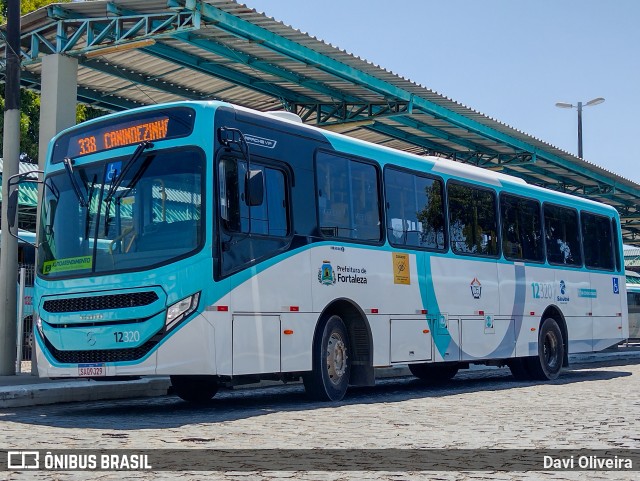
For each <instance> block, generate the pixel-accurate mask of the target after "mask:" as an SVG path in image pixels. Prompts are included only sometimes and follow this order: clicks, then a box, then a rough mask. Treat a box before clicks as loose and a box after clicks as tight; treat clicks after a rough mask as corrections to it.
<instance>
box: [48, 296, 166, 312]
mask: <svg viewBox="0 0 640 481" xmlns="http://www.w3.org/2000/svg"><path fill="white" fill-rule="evenodd" d="M157 300H158V295H157V294H156V293H155V292H153V291H147V292H133V293H129V294H112V295H108V296H96V297H73V298H69V299H52V300H49V301H45V302H44V304H43V309H44V310H45V311H46V312H51V313H56V312H82V311H101V310H108V309H124V308H127V307H139V306H147V305H149V304H152V303H153V302H155V301H157Z"/></svg>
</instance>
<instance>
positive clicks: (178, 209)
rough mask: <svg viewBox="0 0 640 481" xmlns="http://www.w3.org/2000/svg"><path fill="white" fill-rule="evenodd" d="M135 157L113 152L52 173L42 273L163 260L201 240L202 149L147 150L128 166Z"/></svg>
mask: <svg viewBox="0 0 640 481" xmlns="http://www.w3.org/2000/svg"><path fill="white" fill-rule="evenodd" d="M131 160H132V159H130V158H128V157H118V158H111V159H108V160H106V161H102V162H97V163H91V164H88V165H84V166H76V167H74V168H73V172H65V171H61V172H57V173H55V174H52V175H50V176H49V177H48V178H47V179H46V183H47V185H48V188H46V189H45V194H44V199H43V207H42V216H41V219H40V222H41V229H42V230H41V232H42V240H41V248H40V249H39V251H38V273H39V274H40V275H41V276H43V277H46V278H59V277H69V276H74V277H80V276H90V275H95V274H106V273H114V272H121V271H126V270H131V269H136V270H139V269H145V268H151V267H157V266H159V265H162V264H165V263H168V262H170V261H172V260H176V259H178V258H182V257H186V256H187V255H190V254H191V253H194V252H195V251H196V250H197V249H199V248H200V247H201V246H202V244H203V239H202V233H203V231H204V229H203V226H202V222H203V219H204V216H203V212H202V190H203V182H204V177H205V176H204V169H205V164H204V154H203V153H202V151H201V150H199V149H196V148H181V149H180V150H164V151H145V152H144V153H142V155H140V156H139V157H138V159H137V160H135V162H134V163H132V165H131V168H130V169H128V170H127V169H125V166H126V165H127V163H128V162H131ZM123 169H124V170H123ZM120 172H123V177H122V178H121V179H119V180H118V181H116V180H117V175H118V173H120ZM74 184H75V186H74ZM77 190H79V191H80V195H78V192H77Z"/></svg>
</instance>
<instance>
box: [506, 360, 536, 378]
mask: <svg viewBox="0 0 640 481" xmlns="http://www.w3.org/2000/svg"><path fill="white" fill-rule="evenodd" d="M528 361H529V358H525V357H517V358H514V359H510V360H509V362H508V365H509V369H510V370H511V374H512V375H513V377H515V378H516V379H517V380H518V381H530V380H531V379H532V377H531V373H530V372H529V369H528V368H527V362H528Z"/></svg>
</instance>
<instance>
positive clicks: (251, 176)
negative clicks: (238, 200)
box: [244, 170, 264, 207]
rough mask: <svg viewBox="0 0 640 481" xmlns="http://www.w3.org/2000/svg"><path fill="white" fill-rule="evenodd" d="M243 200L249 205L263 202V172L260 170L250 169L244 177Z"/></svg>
mask: <svg viewBox="0 0 640 481" xmlns="http://www.w3.org/2000/svg"><path fill="white" fill-rule="evenodd" d="M244 191H245V202H246V204H247V205H248V206H250V207H255V206H257V205H262V202H264V174H263V173H262V171H261V170H250V171H249V172H247V175H246V177H245V187H244Z"/></svg>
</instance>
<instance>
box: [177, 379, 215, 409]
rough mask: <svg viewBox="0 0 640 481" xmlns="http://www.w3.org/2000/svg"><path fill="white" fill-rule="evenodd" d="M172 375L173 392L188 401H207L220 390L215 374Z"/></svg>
mask: <svg viewBox="0 0 640 481" xmlns="http://www.w3.org/2000/svg"><path fill="white" fill-rule="evenodd" d="M170 377H171V387H172V388H173V392H174V393H175V394H177V395H178V396H179V397H180V398H181V399H183V400H185V401H187V402H191V403H195V404H202V403H206V402H207V401H210V400H211V398H212V397H213V396H215V395H216V393H217V392H218V388H219V386H218V381H217V379H216V378H215V377H214V376H170Z"/></svg>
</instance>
